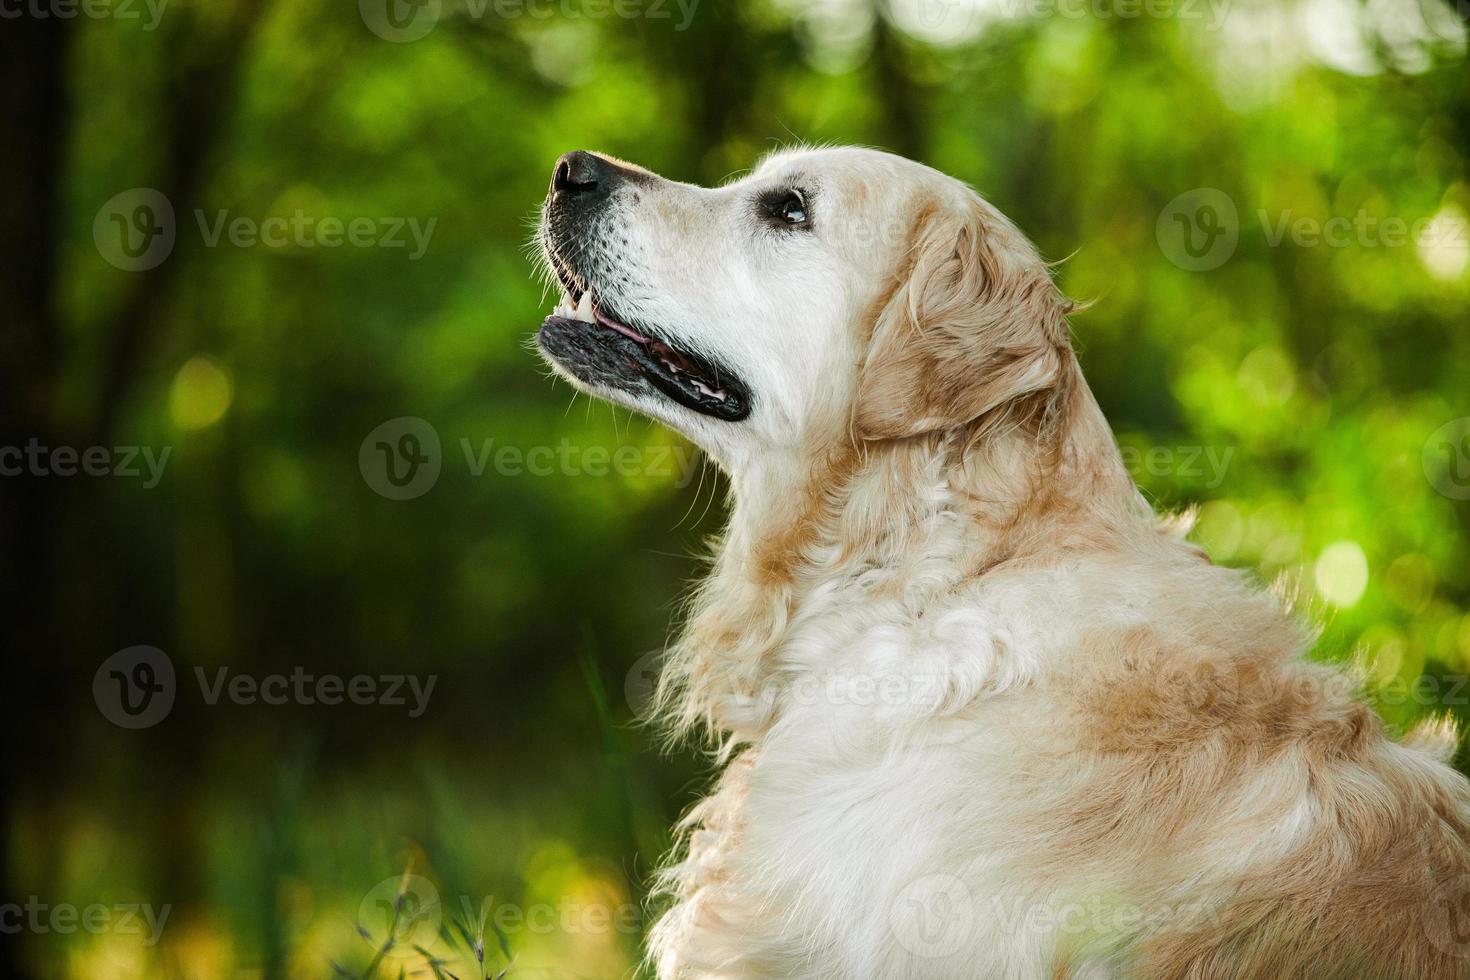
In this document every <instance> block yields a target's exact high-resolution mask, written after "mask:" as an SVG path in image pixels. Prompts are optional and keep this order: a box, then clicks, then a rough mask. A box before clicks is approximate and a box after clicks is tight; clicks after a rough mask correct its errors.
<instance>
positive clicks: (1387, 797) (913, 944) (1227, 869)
mask: <svg viewBox="0 0 1470 980" xmlns="http://www.w3.org/2000/svg"><path fill="white" fill-rule="evenodd" d="M787 184H794V185H799V186H801V187H802V188H803V190H805V191H807V192H809V193H810V197H811V206H812V210H813V222H812V225H813V227H812V229H811V230H810V231H807V232H795V231H793V232H779V231H778V232H771V231H770V230H769V229H764V230H762V229H759V228H756V227H754V225H753V223H752V219H751V215H750V210H749V199H750V195H751V194H752V193H753V192H755V191H758V190H760V189H762V188H768V187H772V186H782V185H787ZM609 221H610V222H612V223H614V224H615V225H616V227H617V228H618V229H619V232H620V235H619V237H620V238H623V239H625V240H626V244H625V245H624V244H617V245H614V244H612V243H610V242H595V243H591V245H590V247H593V248H601V249H605V250H609V251H608V253H607V257H609V258H610V259H612V260H614V261H617V262H621V263H623V267H625V268H627V269H628V270H630V275H629V281H628V282H627V283H625V284H623V285H621V286H617V287H613V286H611V285H610V286H608V287H607V288H609V289H612V290H614V291H615V293H616V296H617V299H618V308H619V309H624V310H630V311H632V312H633V313H635V314H636V315H637V316H638V317H640V318H641V320H642V321H643V322H646V323H649V324H654V325H658V326H659V327H661V328H662V329H663V330H664V332H665V335H666V336H668V337H670V338H671V339H674V340H676V341H678V342H680V343H682V344H686V345H688V346H689V347H691V348H692V349H695V350H700V351H707V352H712V353H717V354H719V355H720V356H721V358H722V359H723V360H724V361H725V363H728V364H731V365H732V366H733V367H734V368H735V369H736V370H737V371H738V372H740V373H741V374H742V376H743V377H745V378H746V379H747V381H748V382H749V383H750V387H751V390H752V392H753V399H754V403H755V411H754V412H753V413H752V415H751V417H750V418H749V419H747V420H746V421H744V422H739V423H728V422H719V421H716V420H711V419H707V418H704V417H701V416H698V415H695V414H694V413H691V412H688V411H686V410H685V409H682V408H680V407H678V406H677V405H674V404H673V403H672V402H670V401H668V400H667V399H663V398H661V397H660V396H658V395H657V394H655V393H647V394H642V395H627V394H624V393H613V392H604V391H595V392H594V393H596V394H599V395H602V396H604V397H611V398H614V399H615V400H619V401H622V402H623V403H625V404H629V405H632V406H633V407H636V408H639V409H641V410H643V411H646V412H648V413H649V414H652V415H654V416H655V417H658V418H660V419H663V420H664V421H666V422H668V423H669V424H671V425H673V426H675V427H676V428H678V429H680V430H681V431H683V432H685V433H686V434H688V435H689V436H690V437H691V438H693V439H694V440H696V441H697V442H698V443H699V444H700V445H702V446H703V447H705V448H706V449H707V450H708V451H709V452H710V454H711V455H712V456H713V457H714V458H715V459H716V460H718V461H719V462H720V464H721V465H722V466H723V467H724V468H725V469H726V471H727V472H728V473H729V476H730V482H731V486H732V491H733V513H732V516H731V520H730V526H729V529H728V531H727V532H726V534H725V535H724V538H723V540H722V542H721V543H720V546H719V550H718V555H717V558H716V560H715V564H714V568H713V570H712V573H711V574H710V575H709V576H708V578H707V579H706V580H705V581H704V582H703V583H702V585H701V586H700V588H699V590H698V593H697V595H696V596H695V598H694V600H693V603H692V606H691V608H690V611H689V615H688V622H687V628H686V630H685V633H684V635H683V637H682V639H681V640H680V641H679V642H678V644H677V645H676V646H675V647H674V649H673V650H671V651H670V654H669V657H668V661H667V664H666V667H665V671H664V675H663V679H662V683H661V686H660V689H659V695H658V711H659V713H660V715H661V717H663V718H664V719H665V720H666V721H668V722H669V724H670V727H671V728H672V730H673V731H675V732H676V733H679V734H688V733H700V732H702V733H704V734H707V735H708V736H710V737H711V738H712V739H713V740H714V742H715V744H716V745H717V746H718V754H719V757H720V758H721V759H722V760H723V763H724V765H723V769H722V771H721V773H720V775H719V778H718V781H717V783H716V785H715V786H714V788H713V791H712V792H711V793H710V795H709V796H708V797H707V798H706V799H705V800H704V801H703V802H702V803H700V804H699V805H698V806H697V807H696V808H695V809H694V810H693V811H692V812H691V813H690V814H689V816H688V818H687V820H686V821H685V822H684V826H683V841H684V843H683V844H682V845H681V848H680V850H679V853H678V854H677V856H676V857H675V858H674V859H673V860H672V861H671V862H670V864H669V865H668V866H667V868H666V870H665V871H664V873H663V885H664V892H665V894H666V895H667V896H668V908H667V910H666V911H665V912H664V913H663V915H662V917H661V918H660V919H659V920H658V922H657V925H656V926H655V928H654V930H653V933H652V937H651V945H650V957H651V959H652V961H653V962H654V964H655V965H656V970H657V973H658V976H659V977H661V978H665V980H674V978H690V980H694V978H700V980H711V978H767V977H769V978H810V980H818V978H831V980H867V978H871V980H898V978H924V980H943V978H977V980H1003V978H1016V980H1033V978H1048V977H1069V978H1101V977H1149V978H1154V977H1160V978H1175V977H1177V978H1200V980H1207V978H1227V977H1249V978H1262V980H1266V978H1271V980H1277V978H1287V977H1301V978H1308V977H1310V978H1320V977H1341V978H1349V977H1366V978H1403V980H1409V978H1416V980H1417V978H1449V977H1465V976H1470V959H1467V957H1470V929H1467V930H1466V932H1465V933H1462V932H1461V931H1460V928H1461V927H1460V925H1459V919H1458V918H1457V916H1458V915H1459V914H1460V911H1461V906H1462V905H1464V904H1465V900H1466V899H1467V898H1470V877H1467V876H1470V847H1467V835H1470V831H1467V813H1470V790H1467V783H1466V781H1465V780H1464V779H1463V778H1462V777H1461V776H1460V775H1458V774H1457V773H1456V772H1454V771H1453V770H1452V769H1451V768H1450V767H1449V766H1448V765H1446V764H1445V761H1444V760H1445V759H1447V758H1448V755H1449V753H1450V752H1451V751H1452V749H1453V744H1454V742H1453V738H1454V736H1453V733H1452V732H1450V731H1448V729H1446V728H1444V727H1443V726H1441V727H1440V728H1437V729H1434V730H1430V729H1425V730H1422V731H1420V732H1417V733H1415V734H1414V735H1413V736H1412V738H1411V739H1409V740H1406V741H1405V742H1396V741H1394V740H1393V739H1391V738H1390V737H1388V736H1387V735H1385V734H1384V732H1383V731H1382V730H1381V727H1380V724H1379V722H1378V721H1377V719H1376V717H1375V716H1374V715H1373V714H1372V713H1371V712H1370V711H1369V710H1368V709H1367V708H1365V707H1364V706H1363V704H1362V703H1361V701H1360V700H1359V699H1358V697H1357V693H1356V691H1355V690H1354V686H1353V685H1352V683H1350V681H1349V680H1347V679H1346V678H1345V677H1344V675H1342V674H1340V673H1338V672H1336V671H1333V670H1330V669H1327V668H1323V667H1318V666H1314V665H1312V664H1309V663H1307V662H1306V661H1305V660H1304V659H1303V654H1304V652H1305V651H1306V649H1307V648H1308V646H1309V645H1310V642H1311V636H1310V635H1309V633H1308V632H1307V631H1306V629H1305V628H1304V627H1303V626H1301V625H1300V624H1299V623H1298V622H1297V621H1296V620H1295V619H1294V618H1293V617H1292V615H1291V614H1290V612H1289V611H1288V610H1287V609H1285V608H1284V607H1283V604H1282V603H1281V602H1280V601H1279V600H1278V599H1277V598H1275V597H1273V596H1272V595H1270V594H1268V593H1267V592H1265V591H1263V590H1262V589H1261V588H1259V587H1258V586H1257V584H1256V583H1255V582H1254V580H1253V578H1252V576H1250V575H1248V574H1245V573H1242V572H1239V571H1235V570H1230V569H1226V568H1220V567H1217V566H1215V565H1212V564H1211V563H1210V562H1209V561H1208V560H1206V559H1205V558H1204V557H1203V555H1202V553H1201V551H1200V550H1199V549H1198V548H1196V547H1194V546H1192V545H1190V544H1189V543H1188V542H1187V541H1186V540H1184V538H1183V536H1182V533H1181V529H1180V528H1179V527H1178V526H1176V525H1174V524H1170V523H1167V522H1161V521H1160V520H1159V519H1157V518H1156V517H1155V515H1154V514H1153V513H1152V512H1151V511H1150V508H1149V507H1148V506H1147V504H1146V503H1145V502H1144V500H1143V499H1142V498H1141V496H1140V495H1139V493H1138V491H1137V489H1136V488H1135V487H1134V485H1133V483H1132V481H1131V479H1130V478H1129V475H1128V473H1127V472H1126V470H1125V468H1124V466H1123V464H1122V462H1121V460H1120V458H1119V454H1118V452H1117V449H1116V446H1115V444H1114V441H1113V439H1112V436H1111V433H1110V430H1109V428H1108V425H1107V423H1106V421H1105V419H1104V418H1103V416H1102V413H1101V412H1100V411H1099V409H1098V406H1097V404H1096V403H1095V401H1094V400H1093V397H1092V395H1091V393H1090V392H1089V390H1088V388H1087V386H1086V383H1085V382H1084V380H1083V378H1082V375H1081V372H1080V369H1079V367H1078V365H1077V362H1076V359H1075V357H1074V356H1073V354H1072V349H1071V345H1070V339H1069V334H1068V326H1067V321H1066V314H1067V312H1068V311H1069V309H1070V307H1069V304H1068V303H1067V302H1066V301H1065V300H1064V299H1063V297H1062V296H1061V295H1060V293H1059V292H1058V291H1057V290H1056V289H1055V288H1054V287H1053V285H1052V282H1051V279H1050V276H1049V274H1048V270H1047V268H1046V267H1045V265H1044V264H1043V263H1042V262H1041V260H1040V259H1039V257H1038V256H1037V254H1036V252H1035V250H1034V249H1033V248H1032V246H1031V245H1030V244H1029V243H1028V242H1027V241H1026V240H1025V238H1024V237H1023V236H1022V235H1021V234H1020V233H1019V232H1018V231H1017V230H1016V229H1015V228H1014V227H1013V226H1012V225H1011V223H1010V222H1009V221H1007V220H1006V219H1005V218H1004V217H1002V216H1001V215H1000V214H999V213H998V212H997V211H996V210H995V209H994V208H992V207H990V206H989V205H988V204H986V203H985V202H984V201H982V200H981V199H980V198H979V197H978V196H976V195H975V194H974V193H973V192H972V191H970V190H969V189H968V188H966V187H964V186H963V185H961V184H959V183H958V182H956V181H954V180H952V179H950V178H948V177H945V176H944V175H942V174H939V173H937V172H935V171H933V170H930V169H928V168H925V167H922V166H920V165H918V164H915V163H912V162H910V161H907V160H902V159H899V158H896V157H893V156H889V155H886V154H881V153H877V152H874V151H868V150H856V149H830V150H798V151H788V152H783V153H780V154H777V155H775V156H773V157H771V158H768V159H767V160H765V161H764V162H763V163H762V164H761V166H760V167H759V168H758V169H757V170H756V171H755V172H754V173H753V174H752V175H750V176H748V177H746V178H744V179H742V180H740V181H737V182H735V183H733V184H729V185H726V186H724V187H721V188H715V189H703V188H694V187H690V186H688V185H683V184H676V183H673V182H667V181H662V180H658V181H656V182H655V183H653V184H652V185H651V186H645V187H643V188H642V190H641V193H640V195H639V200H638V201H637V202H636V205H635V204H634V203H631V202H628V201H618V202H614V205H613V211H612V213H611V215H610V216H609ZM773 236H774V237H773ZM1466 925H1467V926H1470V917H1467V922H1466Z"/></svg>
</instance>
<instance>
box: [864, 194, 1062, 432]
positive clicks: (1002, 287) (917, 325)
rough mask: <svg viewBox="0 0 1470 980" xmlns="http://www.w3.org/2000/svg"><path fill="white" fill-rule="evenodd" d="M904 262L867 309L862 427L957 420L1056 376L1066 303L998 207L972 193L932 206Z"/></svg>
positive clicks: (925, 428)
mask: <svg viewBox="0 0 1470 980" xmlns="http://www.w3.org/2000/svg"><path fill="white" fill-rule="evenodd" d="M907 261H908V262H909V263H910V264H909V267H908V268H907V269H906V270H905V271H904V272H903V273H902V278H901V280H900V282H899V284H898V286H897V288H896V289H895V290H894V291H893V292H892V294H891V295H889V296H888V297H887V299H886V300H884V301H883V302H882V304H881V306H880V307H879V308H878V311H877V315H876V317H875V319H874V327H873V333H872V338H871V340H870V341H869V345H868V352H867V357H866V359H865V361H864V363H863V365H862V369H861V374H860V377H859V381H858V393H857V399H856V402H855V405H854V416H853V421H854V431H855V432H856V434H857V435H858V436H859V437H860V438H862V439H893V438H901V437H904V436H912V435H918V434H920V433H924V432H932V431H936V430H941V429H949V428H954V427H956V426H960V425H964V424H966V423H968V422H972V421H975V420H977V419H981V418H982V417H985V416H997V415H998V414H1000V413H1001V410H1003V409H1004V408H1006V407H1007V406H1012V405H1016V404H1018V403H1019V401H1020V400H1021V399H1023V398H1025V396H1028V395H1033V394H1035V393H1038V392H1042V391H1046V390H1048V389H1051V388H1053V387H1054V386H1055V385H1056V384H1057V383H1058V380H1059V379H1060V377H1061V376H1062V374H1063V372H1064V371H1065V369H1066V367H1067V365H1068V360H1069V359H1070V357H1071V345H1070V339H1069V333H1068V327H1067V319H1066V314H1067V313H1068V312H1069V310H1070V309H1071V304H1070V303H1068V302H1067V300H1066V299H1065V298H1064V297H1063V296H1062V295H1061V293H1060V292H1059V291H1058V290H1057V288H1056V286H1055V285H1054V284H1053V283H1052V281H1051V277H1050V275H1049V274H1048V271H1047V268H1046V266H1045V264H1044V263H1042V261H1041V260H1040V258H1039V257H1038V256H1037V255H1036V253H1035V250H1034V249H1032V247H1031V245H1030V244H1029V243H1028V242H1027V241H1026V239H1025V238H1024V237H1023V236H1022V235H1021V233H1020V232H1019V231H1018V230H1016V228H1015V227H1014V226H1013V225H1011V224H1010V222H1009V221H1007V220H1006V219H1005V218H1004V217H1003V216H1002V215H1001V214H1000V213H999V212H997V211H995V210H993V209H991V208H990V207H989V205H986V204H985V203H984V202H983V201H981V200H980V199H979V197H978V196H974V195H971V197H970V200H969V201H968V202H967V203H966V204H965V205H964V206H962V207H958V208H957V207H954V206H953V205H945V206H937V205H934V206H931V207H930V208H929V209H928V210H927V211H926V212H925V213H922V214H921V215H920V217H919V218H918V219H917V221H916V225H915V231H914V234H913V240H912V243H911V247H910V249H909V252H908V255H907Z"/></svg>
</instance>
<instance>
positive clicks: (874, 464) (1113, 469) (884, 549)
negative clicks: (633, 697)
mask: <svg viewBox="0 0 1470 980" xmlns="http://www.w3.org/2000/svg"><path fill="white" fill-rule="evenodd" d="M1070 367H1071V369H1072V370H1074V371H1076V370H1077V369H1076V366H1075V363H1073V364H1072V365H1070ZM1075 380H1076V382H1077V383H1076V384H1075V385H1070V386H1068V387H1067V389H1066V390H1065V391H1064V392H1061V393H1059V396H1058V397H1059V398H1060V399H1064V401H1059V402H1057V403H1054V404H1051V405H1049V406H1047V407H1046V411H1047V412H1048V413H1051V415H1050V417H1049V420H1048V424H1046V425H1036V424H1013V425H1009V426H1003V427H1000V428H996V427H994V426H985V427H981V426H975V427H965V428H961V429H956V430H951V431H947V432H935V433H932V434H928V435H923V436H916V437H912V438H908V439H902V440H889V441H884V442H880V443H858V442H855V441H854V440H852V438H851V437H850V435H849V430H848V427H847V426H846V425H845V424H844V425H834V426H833V427H832V430H831V433H830V437H829V438H827V439H825V440H816V441H815V442H814V446H813V448H809V449H807V450H804V451H793V452H789V453H771V454H769V455H767V456H766V457H764V458H762V459H761V460H760V461H759V462H757V463H753V464H752V465H750V466H748V467H745V468H743V469H742V470H741V471H740V472H737V473H735V474H733V475H732V484H733V496H734V508H733V513H732V517H731V522H730V526H729V529H728V531H727V533H726V535H725V538H724V540H723V542H722V545H721V548H720V552H719V554H718V556H717V558H716V561H715V565H714V569H713V571H712V572H711V574H710V576H709V577H708V579H706V580H705V582H703V583H702V584H701V586H700V589H699V593H698V595H697V596H696V599H695V602H694V604H693V607H692V612H691V616H690V621H689V624H688V628H687V631H686V633H685V634H684V636H683V638H682V639H681V640H680V642H679V643H678V645H677V646H676V647H675V648H674V649H673V650H672V651H671V656H670V661H669V663H668V665H667V666H666V669H665V673H664V676H663V679H662V681H661V685H660V695H659V701H660V705H659V706H660V708H661V709H662V710H663V712H664V713H665V715H666V716H667V717H668V718H669V720H670V721H671V723H672V725H673V727H674V728H675V729H676V730H680V731H686V730H688V729H692V728H698V727H700V726H705V727H707V728H708V730H709V731H710V732H711V733H713V734H714V735H715V736H716V737H717V739H718V740H719V741H720V742H721V743H722V745H723V747H724V748H725V749H726V750H727V751H728V750H730V749H733V748H734V747H736V746H738V745H739V744H741V743H743V742H747V741H750V740H752V739H754V738H756V737H758V735H759V732H760V731H761V729H762V728H763V727H764V726H765V725H767V724H769V721H770V720H771V708H772V704H773V702H774V694H775V693H776V692H775V691H774V690H773V689H772V688H773V685H774V683H775V681H774V678H775V677H776V676H777V675H776V673H775V670H774V668H775V667H776V666H777V662H778V660H779V657H778V652H779V649H780V647H781V644H782V641H783V638H784V637H785V635H786V633H787V630H788V628H789V626H790V624H791V622H792V621H793V619H795V618H796V617H798V616H799V615H800V613H801V611H802V607H803V604H804V603H806V602H808V601H809V599H810V597H812V596H813V595H816V594H819V593H823V594H825V593H829V592H830V591H831V590H832V589H833V588H834V587H840V586H841V585H842V584H844V583H850V582H853V581H855V580H856V579H857V578H858V577H859V576H862V577H863V578H864V579H865V581H866V585H867V587H868V591H867V594H869V595H872V596H874V597H875V598H881V599H882V600H885V601H888V602H889V603H890V605H891V606H892V608H894V609H895V610H896V611H897V612H896V614H897V615H905V614H913V613H917V612H918V611H919V610H921V609H922V608H923V607H924V606H925V605H926V603H927V602H928V601H930V600H932V599H933V598H934V597H936V596H938V595H940V594H942V593H944V592H946V591H950V590H953V589H955V588H956V587H958V586H960V585H961V584H962V583H964V582H966V581H971V580H974V579H975V578H977V577H979V576H983V575H986V574H991V573H993V572H995V571H996V570H998V569H1000V568H1002V567H1007V566H1009V567H1015V566H1018V565H1023V564H1028V563H1029V564H1044V563H1050V562H1056V561H1061V560H1065V559H1066V558H1067V557H1069V556H1076V555H1078V554H1082V553H1087V552H1097V551H1105V550H1108V549H1109V547H1110V546H1111V542H1112V541H1115V540H1116V537H1117V535H1119V534H1126V533H1133V532H1134V531H1136V530H1137V529H1138V528H1139V527H1140V526H1142V525H1145V524H1151V523H1152V520H1153V515H1152V513H1151V511H1150V510H1149V508H1148V505H1147V504H1146V503H1145V502H1144V501H1143V499H1142V497H1141V496H1140V495H1139V493H1138V490H1137V488H1136V487H1135V486H1134V484H1133V481H1132V479H1131V478H1130V477H1129V475H1128V473H1127V471H1126V469H1125V467H1124V465H1123V462H1122V459H1121V457H1120V456H1119V453H1118V450H1117V447H1116V444H1115V443H1114V441H1113V437H1112V433H1111V430H1110V429H1109V427H1108V425H1107V422H1106V420H1105V419H1104V417H1103V415H1102V412H1101V410H1100V409H1099V408H1098V406H1097V403H1096V401H1095V400H1094V399H1093V397H1092V394H1091V392H1090V391H1089V390H1088V388H1087V386H1086V384H1085V383H1082V382H1081V376H1080V371H1079V372H1078V373H1077V374H1076V378H1075Z"/></svg>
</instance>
